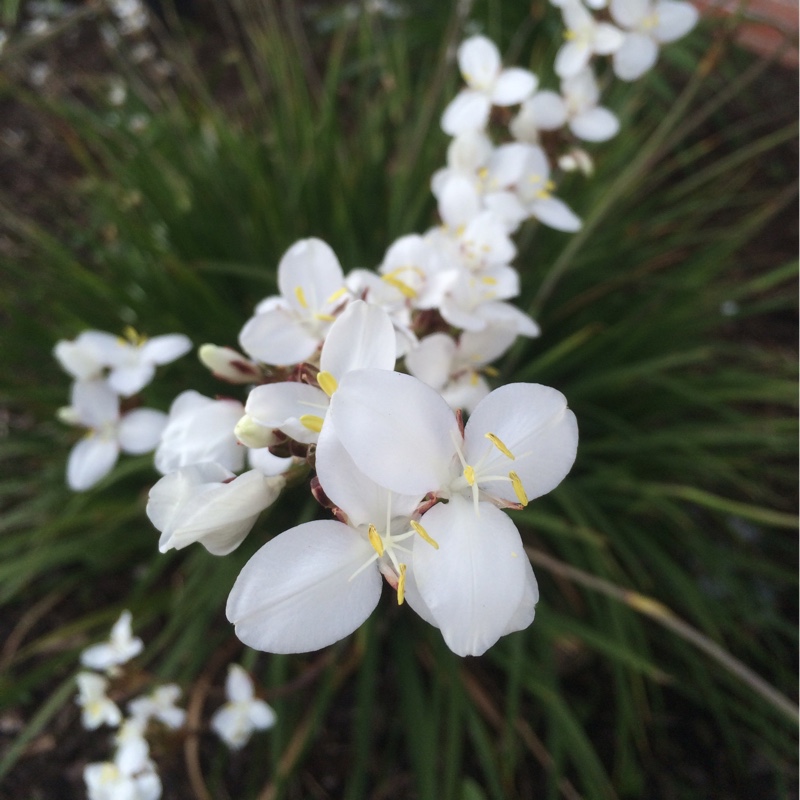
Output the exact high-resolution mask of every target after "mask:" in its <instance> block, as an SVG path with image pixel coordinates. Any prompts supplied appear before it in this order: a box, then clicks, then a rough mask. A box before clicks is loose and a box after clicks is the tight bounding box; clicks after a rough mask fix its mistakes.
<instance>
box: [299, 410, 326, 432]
mask: <svg viewBox="0 0 800 800" xmlns="http://www.w3.org/2000/svg"><path fill="white" fill-rule="evenodd" d="M324 421H325V420H323V419H322V417H318V416H317V415H316V414H303V416H302V417H300V424H301V425H302V426H303V427H304V428H308V429H309V430H310V431H314V433H319V432H320V431H321V430H322V423H323V422H324Z"/></svg>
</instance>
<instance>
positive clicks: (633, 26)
mask: <svg viewBox="0 0 800 800" xmlns="http://www.w3.org/2000/svg"><path fill="white" fill-rule="evenodd" d="M610 11H611V16H612V18H613V19H614V22H616V23H617V24H618V25H620V26H621V27H622V28H624V29H625V31H626V34H625V39H624V41H623V42H622V44H621V46H620V47H619V48H618V49H617V50H616V52H615V53H614V61H613V64H614V73H615V74H616V76H617V77H618V78H621V79H622V80H624V81H635V80H636V79H637V78H640V77H641V76H642V75H644V73H645V72H647V71H648V70H649V69H651V68H652V67H653V65H654V64H655V63H656V61H657V60H658V51H659V47H660V45H662V44H666V43H668V42H674V41H675V40H676V39H680V38H681V37H682V36H685V35H686V34H687V33H689V31H690V30H692V28H694V26H695V25H696V24H697V20H698V19H699V17H700V15H699V14H698V12H697V9H696V8H695V7H694V6H693V5H692V4H691V3H685V2H681V0H611V4H610Z"/></svg>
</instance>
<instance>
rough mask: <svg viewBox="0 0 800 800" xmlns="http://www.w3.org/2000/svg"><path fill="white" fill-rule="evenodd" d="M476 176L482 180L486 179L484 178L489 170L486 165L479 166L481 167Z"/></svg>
mask: <svg viewBox="0 0 800 800" xmlns="http://www.w3.org/2000/svg"><path fill="white" fill-rule="evenodd" d="M478 177H479V178H480V179H481V180H482V181H485V180H486V179H487V178H488V177H489V170H488V169H487V168H486V167H481V168H480V169H479V170H478Z"/></svg>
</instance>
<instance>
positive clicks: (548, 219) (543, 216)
mask: <svg viewBox="0 0 800 800" xmlns="http://www.w3.org/2000/svg"><path fill="white" fill-rule="evenodd" d="M531 213H532V214H533V216H534V217H536V219H538V220H539V221H540V222H543V223H544V224H545V225H548V226H549V227H551V228H555V229H556V230H557V231H566V232H567V233H572V232H574V231H577V230H580V228H581V225H582V223H581V219H580V217H578V216H577V215H576V214H575V212H574V211H573V210H572V209H571V208H570V207H569V206H568V205H567V204H566V203H565V202H564V201H563V200H559V199H558V198H557V197H547V198H545V199H543V200H537V201H536V202H535V203H533V204H532V205H531Z"/></svg>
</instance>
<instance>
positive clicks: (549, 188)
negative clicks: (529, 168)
mask: <svg viewBox="0 0 800 800" xmlns="http://www.w3.org/2000/svg"><path fill="white" fill-rule="evenodd" d="M544 188H545V189H546V190H547V191H548V192H552V191H553V189H555V188H556V184H555V181H547V182H546V183H545V185H544Z"/></svg>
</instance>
